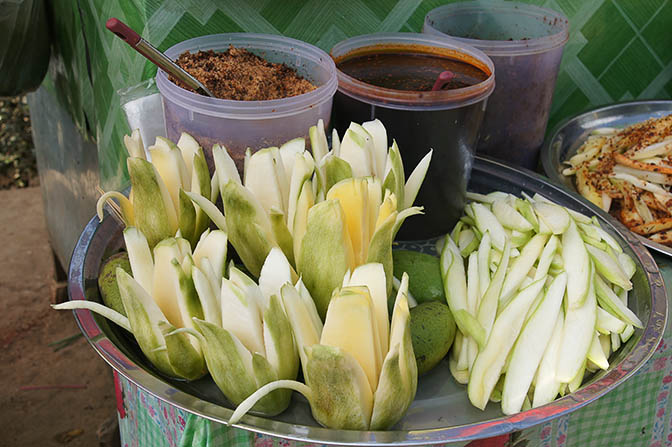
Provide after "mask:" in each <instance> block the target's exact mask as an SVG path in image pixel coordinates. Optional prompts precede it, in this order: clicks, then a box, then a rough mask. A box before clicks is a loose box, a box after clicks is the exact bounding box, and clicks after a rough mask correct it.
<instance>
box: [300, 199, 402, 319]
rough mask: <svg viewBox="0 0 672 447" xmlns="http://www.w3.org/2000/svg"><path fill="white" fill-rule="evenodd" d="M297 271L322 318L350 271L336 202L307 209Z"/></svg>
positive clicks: (348, 247) (350, 259)
mask: <svg viewBox="0 0 672 447" xmlns="http://www.w3.org/2000/svg"><path fill="white" fill-rule="evenodd" d="M390 257H391V254H390ZM297 268H298V273H299V274H300V275H302V277H303V282H304V284H305V285H306V288H307V289H308V291H310V295H311V296H312V297H313V299H314V300H315V305H316V307H317V311H318V313H319V314H320V317H322V318H324V317H325V316H326V314H327V307H328V306H329V301H330V300H331V293H332V291H333V290H334V289H335V288H337V287H339V286H340V285H341V283H342V281H343V276H344V275H345V272H346V271H348V270H351V271H352V270H353V269H354V255H353V251H352V245H351V243H350V236H349V235H348V230H347V226H346V224H345V216H344V213H343V210H342V208H341V205H340V203H339V202H338V201H337V200H326V201H324V202H320V203H318V204H316V205H315V206H313V207H312V208H310V210H309V212H308V223H307V226H306V234H305V235H304V236H303V239H302V242H301V252H300V256H299V259H298V265H297Z"/></svg>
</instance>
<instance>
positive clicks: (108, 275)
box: [98, 251, 132, 316]
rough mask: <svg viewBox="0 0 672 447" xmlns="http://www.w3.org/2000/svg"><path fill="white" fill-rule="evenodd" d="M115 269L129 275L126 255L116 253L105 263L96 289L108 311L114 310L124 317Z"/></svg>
mask: <svg viewBox="0 0 672 447" xmlns="http://www.w3.org/2000/svg"><path fill="white" fill-rule="evenodd" d="M117 267H120V268H122V269H123V270H124V271H125V272H126V273H128V274H129V275H131V274H132V273H131V263H130V262H129V260H128V253H126V252H125V251H124V252H120V253H116V254H114V255H112V256H110V257H109V258H107V260H106V261H105V263H104V264H103V266H102V268H101V269H100V275H99V276H98V289H99V290H100V295H101V297H102V298H103V303H104V304H105V305H106V306H107V307H109V308H110V309H113V310H116V311H117V312H119V313H120V314H122V315H123V316H127V315H126V309H124V303H123V302H122V301H121V294H120V292H119V286H118V285H117V273H116V270H117Z"/></svg>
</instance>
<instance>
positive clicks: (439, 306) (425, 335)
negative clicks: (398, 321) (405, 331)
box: [411, 301, 456, 374]
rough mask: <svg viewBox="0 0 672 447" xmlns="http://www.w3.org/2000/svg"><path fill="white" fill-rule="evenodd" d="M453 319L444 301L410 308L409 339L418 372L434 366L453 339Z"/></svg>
mask: <svg viewBox="0 0 672 447" xmlns="http://www.w3.org/2000/svg"><path fill="white" fill-rule="evenodd" d="M455 331H456V326H455V320H454V319H453V314H451V313H450V309H449V308H448V306H447V305H446V304H444V303H439V302H438V301H430V302H426V303H422V304H419V305H417V306H416V307H414V308H413V309H411V339H412V340H413V352H414V353H415V361H416V363H417V365H418V374H424V373H426V372H428V371H429V370H431V369H432V368H434V367H435V366H436V365H437V364H438V363H439V362H440V361H441V360H442V359H443V358H444V357H445V356H446V354H448V351H449V350H450V347H451V346H452V345H453V340H454V339H455Z"/></svg>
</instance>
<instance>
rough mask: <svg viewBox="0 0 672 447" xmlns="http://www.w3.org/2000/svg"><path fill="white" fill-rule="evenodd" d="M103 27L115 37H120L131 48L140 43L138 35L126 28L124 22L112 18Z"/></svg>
mask: <svg viewBox="0 0 672 447" xmlns="http://www.w3.org/2000/svg"><path fill="white" fill-rule="evenodd" d="M105 27H106V28H107V29H109V30H110V31H112V32H113V33H114V34H116V35H117V36H119V37H121V38H122V39H124V40H125V41H126V43H127V44H129V45H130V46H132V47H135V46H136V45H137V44H138V42H140V35H139V34H138V33H136V32H135V31H133V30H132V29H131V28H129V27H128V25H126V24H125V23H124V22H122V21H121V20H119V19H116V18H114V17H112V18H111V19H108V21H107V22H106V23H105Z"/></svg>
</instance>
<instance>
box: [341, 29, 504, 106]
mask: <svg viewBox="0 0 672 447" xmlns="http://www.w3.org/2000/svg"><path fill="white" fill-rule="evenodd" d="M377 49H380V50H381V51H390V50H392V51H400V52H409V53H410V52H412V53H426V54H431V55H437V56H443V57H450V58H452V59H456V60H459V61H462V62H466V63H468V64H470V65H473V66H475V67H476V68H478V69H480V70H482V71H483V72H485V73H486V74H487V75H488V78H487V79H486V80H485V81H483V82H480V83H478V84H475V85H472V86H469V87H464V88H458V89H451V90H439V91H431V92H415V91H404V90H395V89H390V88H383V87H378V86H375V85H371V84H367V83H365V82H362V81H360V80H358V79H355V78H353V77H351V76H349V75H347V74H345V73H343V72H342V71H341V70H338V66H337V67H336V68H337V76H338V91H339V92H341V93H343V94H345V95H347V96H350V97H353V98H355V99H358V100H360V101H363V102H367V103H370V104H375V105H379V106H383V107H387V108H391V109H401V110H445V109H453V108H458V107H463V106H467V105H470V104H474V103H477V102H479V101H482V100H484V99H486V98H487V97H488V96H490V94H491V93H492V91H493V90H494V88H495V66H494V64H493V63H492V60H490V58H489V57H488V56H487V55H486V54H484V53H483V52H482V51H480V50H477V49H476V48H473V47H471V46H469V45H465V44H464V43H462V42H458V41H457V40H455V39H451V38H447V37H444V36H433V35H428V34H416V33H376V34H366V35H363V36H356V37H352V38H350V39H346V40H343V41H341V42H339V43H337V44H336V45H334V47H333V48H332V50H331V56H332V57H333V58H334V60H335V61H336V63H337V64H338V63H339V62H340V61H342V60H346V59H348V58H350V57H354V56H358V55H361V54H371V53H373V52H375V51H376V50H377Z"/></svg>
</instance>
